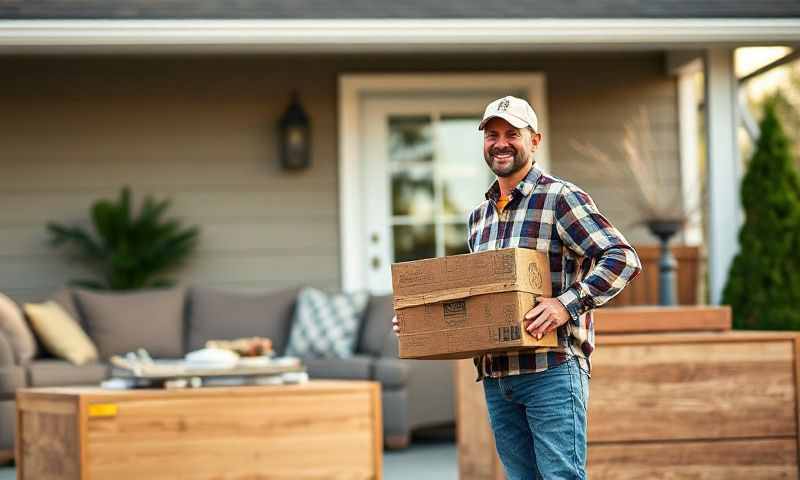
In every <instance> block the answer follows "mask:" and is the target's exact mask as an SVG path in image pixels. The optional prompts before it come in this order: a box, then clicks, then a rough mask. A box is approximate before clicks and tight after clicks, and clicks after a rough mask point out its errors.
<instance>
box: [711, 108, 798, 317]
mask: <svg viewBox="0 0 800 480" xmlns="http://www.w3.org/2000/svg"><path fill="white" fill-rule="evenodd" d="M760 125H761V136H760V137H759V139H758V142H757V144H756V148H755V151H754V153H753V158H752V159H751V160H750V164H749V166H748V168H747V174H746V175H745V176H744V179H743V180H742V189H741V194H742V205H743V207H744V212H745V223H744V225H743V226H742V229H741V231H740V232H739V246H740V249H739V254H738V255H737V256H736V258H735V259H734V260H733V264H732V266H731V270H730V272H729V274H728V283H727V285H726V286H725V290H724V292H723V299H722V300H723V303H725V304H728V305H730V306H731V307H732V309H733V320H734V326H735V327H736V328H745V329H765V330H800V179H799V178H798V174H797V172H796V171H795V168H794V165H793V162H792V159H791V154H790V146H789V143H788V140H787V137H786V135H785V133H784V131H783V128H782V127H781V124H780V121H779V120H778V116H777V114H776V103H775V101H774V100H773V101H769V102H766V104H765V105H764V117H763V119H762V120H761V124H760Z"/></svg>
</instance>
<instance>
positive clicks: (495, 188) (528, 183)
mask: <svg viewBox="0 0 800 480" xmlns="http://www.w3.org/2000/svg"><path fill="white" fill-rule="evenodd" d="M540 178H542V171H541V170H539V167H537V166H536V164H535V163H534V164H533V166H531V169H530V170H529V171H528V174H527V175H525V178H523V179H522V181H520V182H519V183H518V184H517V186H516V187H514V190H513V192H518V193H519V194H520V195H521V196H523V197H527V196H528V195H530V194H531V192H533V188H534V187H535V186H536V184H537V183H539V179H540ZM513 192H512V193H513ZM498 199H500V183H499V182H498V181H497V180H495V181H494V183H492V186H491V187H489V190H488V191H487V192H486V200H492V201H494V202H497V200H498Z"/></svg>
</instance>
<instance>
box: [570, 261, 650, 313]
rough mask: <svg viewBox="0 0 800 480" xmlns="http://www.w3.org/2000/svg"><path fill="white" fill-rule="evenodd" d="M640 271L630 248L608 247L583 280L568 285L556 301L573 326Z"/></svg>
mask: <svg viewBox="0 0 800 480" xmlns="http://www.w3.org/2000/svg"><path fill="white" fill-rule="evenodd" d="M641 270H642V266H641V262H640V261H639V256H638V255H636V251H635V250H634V249H633V247H631V246H629V245H621V246H616V247H612V248H609V249H607V250H605V251H604V252H603V253H602V254H601V255H600V257H599V259H598V261H597V263H596V264H595V266H594V267H593V268H592V269H591V270H590V271H589V273H588V274H587V275H586V277H585V278H584V279H582V280H580V281H576V282H574V283H573V284H572V285H570V286H569V288H567V290H566V291H565V292H564V293H562V294H561V295H559V296H558V300H559V301H560V302H561V303H562V304H563V305H564V307H566V309H567V311H568V312H569V314H570V317H572V321H573V322H575V323H576V324H577V322H578V318H579V317H580V316H581V315H583V314H584V313H586V312H588V311H589V310H591V309H593V308H597V307H599V306H601V305H603V304H605V303H606V302H608V301H609V300H611V299H612V298H614V297H615V296H616V295H617V294H618V293H619V292H621V291H622V289H623V288H625V286H626V285H628V283H630V282H631V280H633V279H634V278H635V277H636V276H637V275H638V274H639V272H640V271H641Z"/></svg>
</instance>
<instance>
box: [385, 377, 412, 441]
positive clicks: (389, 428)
mask: <svg viewBox="0 0 800 480" xmlns="http://www.w3.org/2000/svg"><path fill="white" fill-rule="evenodd" d="M381 407H382V410H383V437H384V438H392V437H403V436H406V437H407V436H408V435H409V434H410V430H409V428H408V427H409V417H408V392H407V391H406V389H405V388H403V389H400V390H384V391H383V394H382V395H381Z"/></svg>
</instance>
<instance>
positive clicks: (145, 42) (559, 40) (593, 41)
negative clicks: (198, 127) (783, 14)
mask: <svg viewBox="0 0 800 480" xmlns="http://www.w3.org/2000/svg"><path fill="white" fill-rule="evenodd" d="M770 44H800V18H798V19H795V18H792V19H777V18H776V19H769V18H754V19H741V18H737V19H577V20H576V19H520V20H504V19H486V20H478V19H469V20H453V19H435V20H434V19H431V20H427V19H426V20H0V53H25V52H44V53H51V52H61V51H64V52H82V51H89V52H92V51H94V52H108V53H112V52H120V51H132V52H171V51H196V52H206V51H207V52H214V51H242V52H246V51H266V52H274V53H297V52H308V53H318V52H419V51H420V49H421V48H424V49H425V51H436V52H475V51H476V50H484V51H485V50H503V51H508V50H513V51H530V50H531V49H536V50H586V49H664V48H666V49H670V48H681V49H685V48H698V47H699V48H705V47H709V46H725V45H729V46H741V45H770Z"/></svg>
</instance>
